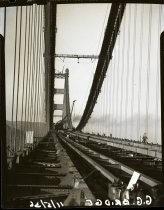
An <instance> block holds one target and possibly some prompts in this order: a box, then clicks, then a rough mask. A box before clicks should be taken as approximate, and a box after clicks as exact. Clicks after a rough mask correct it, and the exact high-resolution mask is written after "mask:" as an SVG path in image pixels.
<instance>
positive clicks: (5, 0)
mask: <svg viewBox="0 0 164 210" xmlns="http://www.w3.org/2000/svg"><path fill="white" fill-rule="evenodd" d="M48 2H53V3H55V4H77V3H140V4H163V0H0V7H13V6H28V5H32V4H47V3H48Z"/></svg>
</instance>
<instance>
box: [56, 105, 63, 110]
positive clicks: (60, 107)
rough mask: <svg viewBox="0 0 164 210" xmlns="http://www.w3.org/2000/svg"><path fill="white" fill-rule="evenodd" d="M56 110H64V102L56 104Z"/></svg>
mask: <svg viewBox="0 0 164 210" xmlns="http://www.w3.org/2000/svg"><path fill="white" fill-rule="evenodd" d="M54 110H63V104H54Z"/></svg>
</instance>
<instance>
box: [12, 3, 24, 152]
mask: <svg viewBox="0 0 164 210" xmlns="http://www.w3.org/2000/svg"><path fill="white" fill-rule="evenodd" d="M21 29H22V6H21V8H20V25H19V48H18V50H19V54H18V75H17V97H16V126H15V133H16V134H17V131H18V125H17V121H18V107H19V83H20V54H21V44H22V39H21V38H22V30H21ZM20 132H22V131H21V130H20ZM16 138H17V135H15V140H14V141H15V142H16V141H18V139H16ZM19 138H20V137H19ZM20 141H21V139H19V142H18V148H16V149H18V151H19V150H20V148H21V142H20ZM16 146H17V144H16Z"/></svg>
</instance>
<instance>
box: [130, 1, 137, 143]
mask: <svg viewBox="0 0 164 210" xmlns="http://www.w3.org/2000/svg"><path fill="white" fill-rule="evenodd" d="M137 8H138V7H137V4H135V5H134V19H133V24H134V28H133V31H134V33H133V34H134V36H133V64H132V98H131V135H130V136H131V139H132V138H133V132H134V129H133V127H134V119H133V115H134V107H133V106H134V75H135V70H136V20H137Z"/></svg>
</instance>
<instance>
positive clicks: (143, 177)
mask: <svg viewBox="0 0 164 210" xmlns="http://www.w3.org/2000/svg"><path fill="white" fill-rule="evenodd" d="M65 139H66V138H65ZM62 140H63V138H62ZM63 141H65V142H66V143H67V145H69V147H71V148H72V149H73V150H74V151H76V152H77V153H78V154H79V155H80V156H81V157H83V158H84V159H86V160H87V159H88V158H89V157H88V156H87V155H85V156H86V157H84V155H83V154H84V153H83V152H81V150H84V151H86V150H88V151H89V153H91V154H94V155H95V156H96V155H99V157H100V158H101V159H102V160H104V159H107V160H108V163H110V164H114V165H120V169H121V170H122V171H124V172H125V173H127V174H129V175H130V176H132V175H133V172H134V170H133V169H132V168H131V167H129V166H127V165H124V164H122V163H121V162H119V161H116V160H114V159H112V158H109V157H107V156H105V155H101V154H99V153H98V152H95V151H94V150H92V149H90V148H87V147H85V146H83V145H81V144H79V143H77V142H74V141H72V140H70V139H68V138H67V139H66V140H63ZM72 145H75V146H72ZM77 148H79V149H80V150H79V149H77ZM89 159H90V158H89ZM88 162H89V163H90V164H91V165H93V164H94V165H95V164H96V165H97V163H95V162H94V163H93V162H92V161H88ZM94 165H93V166H94ZM96 165H95V166H96ZM95 168H96V167H95ZM98 169H100V168H99V166H98ZM101 170H103V169H102V168H101ZM100 173H102V172H101V171H100ZM139 173H140V172H139ZM102 174H103V175H104V176H105V177H106V178H108V179H109V177H108V176H107V175H105V174H106V172H103V173H102ZM140 174H141V175H140V180H141V181H142V182H143V183H145V184H147V185H148V186H150V187H155V186H157V185H159V186H161V182H159V181H157V180H155V179H153V178H151V177H149V176H147V175H145V174H143V173H140Z"/></svg>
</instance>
